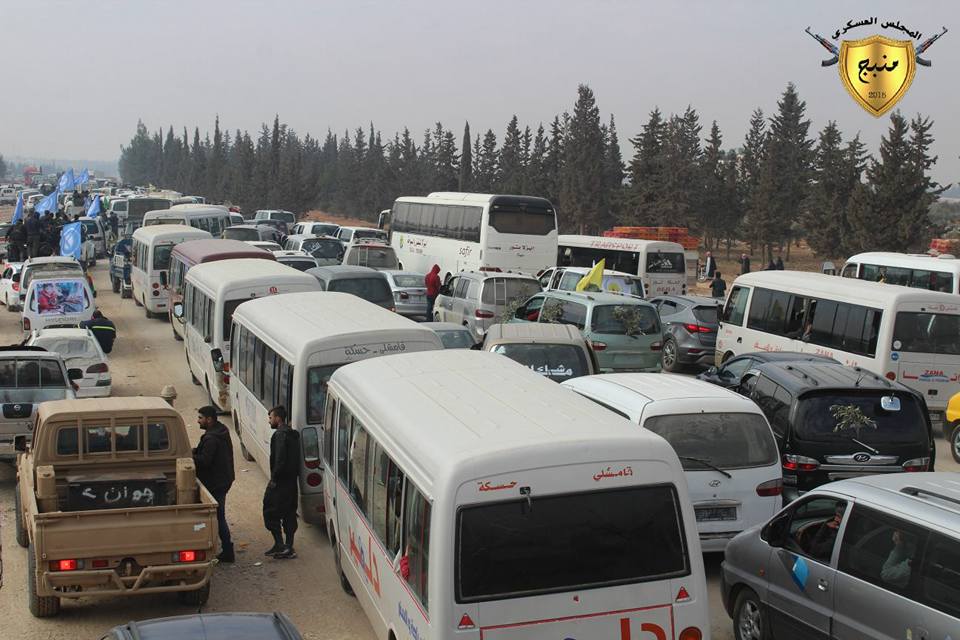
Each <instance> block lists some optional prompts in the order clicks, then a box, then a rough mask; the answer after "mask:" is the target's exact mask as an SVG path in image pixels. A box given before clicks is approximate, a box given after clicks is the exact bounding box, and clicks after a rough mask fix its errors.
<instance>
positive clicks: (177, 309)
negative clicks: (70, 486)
mask: <svg viewBox="0 0 960 640" xmlns="http://www.w3.org/2000/svg"><path fill="white" fill-rule="evenodd" d="M173 317H174V318H176V319H177V320H179V321H180V322H183V304H181V303H179V302H178V303H177V304H175V305H173Z"/></svg>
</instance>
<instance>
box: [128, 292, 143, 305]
mask: <svg viewBox="0 0 960 640" xmlns="http://www.w3.org/2000/svg"><path fill="white" fill-rule="evenodd" d="M136 293H137V292H136V291H134V290H133V289H132V288H131V289H130V295H131V296H133V304H135V305H137V306H138V307H142V306H143V305H142V304H140V301H139V300H137V296H136Z"/></svg>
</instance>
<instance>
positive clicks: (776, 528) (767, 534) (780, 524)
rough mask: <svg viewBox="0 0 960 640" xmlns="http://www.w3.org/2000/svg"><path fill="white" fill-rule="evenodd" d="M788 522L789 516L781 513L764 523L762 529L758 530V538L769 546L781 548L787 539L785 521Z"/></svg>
mask: <svg viewBox="0 0 960 640" xmlns="http://www.w3.org/2000/svg"><path fill="white" fill-rule="evenodd" d="M788 522H790V516H789V514H787V513H782V514H780V515H779V516H777V517H776V518H774V519H773V520H771V521H770V522H768V523H767V524H766V525H764V527H763V529H761V530H760V538H761V539H763V540H764V541H765V542H766V543H767V544H768V545H769V546H771V547H774V548H781V547H783V546H785V544H786V541H787V535H786V534H787V523H788Z"/></svg>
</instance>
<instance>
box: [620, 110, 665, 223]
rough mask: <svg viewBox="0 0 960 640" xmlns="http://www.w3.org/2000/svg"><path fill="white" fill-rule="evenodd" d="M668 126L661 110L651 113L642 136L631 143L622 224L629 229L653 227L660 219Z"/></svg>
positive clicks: (636, 137)
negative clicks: (665, 139)
mask: <svg viewBox="0 0 960 640" xmlns="http://www.w3.org/2000/svg"><path fill="white" fill-rule="evenodd" d="M665 134H666V123H665V122H664V121H663V116H662V115H661V113H660V109H659V108H654V110H653V111H651V112H650V117H649V118H648V119H647V123H646V124H645V125H643V127H642V131H641V132H640V134H639V135H637V136H635V137H633V138H631V139H630V144H631V145H633V158H631V159H630V165H629V167H628V169H627V175H628V177H629V181H630V186H629V187H628V188H627V193H626V197H625V199H626V202H625V206H624V209H623V214H622V215H621V221H622V222H624V223H626V224H628V225H636V224H650V223H652V222H654V221H655V220H656V219H657V218H658V212H657V203H658V202H659V201H660V200H661V199H662V192H663V188H664V182H665V180H666V178H665V175H664V165H663V139H664V136H665Z"/></svg>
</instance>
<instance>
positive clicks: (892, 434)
mask: <svg viewBox="0 0 960 640" xmlns="http://www.w3.org/2000/svg"><path fill="white" fill-rule="evenodd" d="M883 396H895V397H896V398H898V399H899V400H900V410H899V411H887V410H885V409H883V408H882V407H881V398H882V397H883ZM794 424H795V425H796V427H795V428H796V433H797V437H798V438H800V439H802V440H816V441H837V440H850V439H851V438H856V439H857V440H859V441H861V442H864V443H867V444H891V443H901V444H907V443H918V442H925V441H926V439H927V422H926V418H925V416H924V411H923V407H921V405H920V403H919V402H918V401H917V399H916V397H915V396H913V395H912V394H909V393H902V392H895V391H861V392H859V393H856V392H837V391H823V392H821V393H810V394H807V395H804V396H801V397H800V400H799V407H798V410H797V418H796V421H795V423H794Z"/></svg>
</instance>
